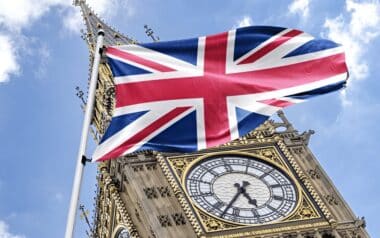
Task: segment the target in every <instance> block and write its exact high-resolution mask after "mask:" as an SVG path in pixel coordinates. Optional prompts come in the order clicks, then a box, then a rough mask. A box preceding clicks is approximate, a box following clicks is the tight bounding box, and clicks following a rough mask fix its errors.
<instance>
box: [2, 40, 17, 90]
mask: <svg viewBox="0 0 380 238" xmlns="http://www.w3.org/2000/svg"><path fill="white" fill-rule="evenodd" d="M19 70H20V66H19V65H18V63H17V59H16V50H15V46H14V43H13V42H12V40H11V39H10V38H9V37H8V36H6V35H2V34H1V33H0V83H2V82H7V81H8V80H9V77H10V75H12V74H13V75H15V74H18V73H19Z"/></svg>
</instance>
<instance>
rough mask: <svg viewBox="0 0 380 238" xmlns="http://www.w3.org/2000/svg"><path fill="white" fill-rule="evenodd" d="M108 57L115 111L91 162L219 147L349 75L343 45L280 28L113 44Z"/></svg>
mask: <svg viewBox="0 0 380 238" xmlns="http://www.w3.org/2000/svg"><path fill="white" fill-rule="evenodd" d="M106 55H107V60H108V64H109V66H110V68H111V70H112V73H113V77H114V81H115V87H116V106H115V110H114V114H113V118H112V121H111V123H110V126H109V128H108V129H107V131H106V133H105V134H104V136H103V138H102V140H101V142H100V143H99V145H98V147H97V148H96V150H95V153H94V155H93V161H103V160H107V159H111V158H117V157H120V156H122V155H126V154H129V153H132V152H136V151H141V150H156V151H165V152H191V151H196V150H200V149H204V148H208V147H213V146H217V145H220V144H223V143H226V142H228V141H230V140H233V139H236V138H238V137H240V136H243V135H245V134H247V133H248V132H249V131H251V130H253V129H255V128H256V127H257V126H259V125H260V124H261V123H262V122H264V121H265V120H266V119H267V118H268V117H269V116H270V115H272V114H273V113H275V112H276V111H278V110H279V109H281V108H284V107H286V106H289V105H292V104H295V103H299V102H303V101H304V100H306V99H309V98H311V97H314V96H318V95H322V94H325V93H329V92H332V91H335V90H338V89H341V88H342V87H344V85H345V83H346V81H347V78H348V71H347V67H346V63H345V56H344V51H343V47H342V46H341V45H339V44H336V43H334V42H332V41H329V40H324V39H317V38H314V37H312V36H311V35H309V34H307V33H305V32H302V31H299V30H295V29H289V28H282V27H270V26H251V27H245V28H239V29H236V30H231V31H228V32H224V33H221V34H216V35H211V36H206V37H199V38H193V39H186V40H177V41H167V42H153V43H147V44H134V45H121V46H112V47H108V48H107V50H106Z"/></svg>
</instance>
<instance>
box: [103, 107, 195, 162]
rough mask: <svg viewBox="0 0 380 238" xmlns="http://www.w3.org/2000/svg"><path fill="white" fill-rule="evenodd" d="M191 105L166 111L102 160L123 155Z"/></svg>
mask: <svg viewBox="0 0 380 238" xmlns="http://www.w3.org/2000/svg"><path fill="white" fill-rule="evenodd" d="M189 108H190V107H177V108H175V109H173V110H171V111H170V112H168V113H166V114H165V115H163V116H162V117H160V118H159V119H157V120H155V121H154V122H153V123H152V124H150V125H149V126H147V127H145V128H144V129H143V130H141V131H139V132H137V133H136V134H135V135H134V136H132V137H130V138H129V139H128V140H126V141H124V142H123V143H122V144H121V145H119V146H118V147H116V148H115V149H113V150H112V151H110V152H109V153H107V154H105V155H104V156H102V158H101V160H99V161H103V160H107V159H110V158H117V157H119V156H121V155H122V154H123V153H124V152H125V151H127V150H128V149H130V148H131V147H133V146H134V145H135V144H136V143H138V142H141V141H143V140H144V139H145V138H146V137H147V136H149V135H150V134H152V133H153V132H155V131H156V130H158V129H160V128H161V127H163V126H164V125H165V124H166V123H168V122H170V121H171V120H173V119H174V118H175V117H177V116H179V115H180V114H181V113H183V112H185V111H186V110H188V109H189Z"/></svg>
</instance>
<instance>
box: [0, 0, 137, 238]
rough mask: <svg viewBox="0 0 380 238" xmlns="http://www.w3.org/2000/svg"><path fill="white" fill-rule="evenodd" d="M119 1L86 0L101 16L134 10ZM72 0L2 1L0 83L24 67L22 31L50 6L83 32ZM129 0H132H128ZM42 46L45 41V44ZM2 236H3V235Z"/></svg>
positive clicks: (40, 51)
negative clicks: (21, 64)
mask: <svg viewBox="0 0 380 238" xmlns="http://www.w3.org/2000/svg"><path fill="white" fill-rule="evenodd" d="M119 1H120V0H87V3H88V4H89V5H90V6H91V7H92V8H93V9H94V11H95V12H96V13H98V14H99V15H100V16H102V17H105V18H107V17H112V16H113V14H115V12H116V11H115V9H120V7H123V8H125V9H126V10H125V11H126V13H127V14H128V15H132V14H133V13H134V11H133V8H132V7H129V6H128V8H126V7H125V6H126V2H125V1H124V3H122V4H119ZM72 2H73V0H38V1H36V0H12V1H1V0H0V83H1V82H6V81H9V79H10V77H11V76H14V75H17V74H18V73H20V71H21V69H22V66H20V65H19V61H18V59H20V58H21V57H22V56H23V55H22V54H25V51H24V50H25V49H31V48H32V47H30V46H31V44H33V43H30V42H32V41H31V40H30V39H26V38H27V36H25V35H24V34H23V31H24V30H26V29H30V28H31V27H32V26H33V24H34V23H35V22H36V21H37V20H39V19H40V18H41V17H42V16H44V15H45V14H47V13H48V12H49V11H50V10H51V9H53V8H57V9H58V10H60V11H59V14H61V15H62V17H61V18H62V19H63V20H62V24H63V26H64V29H66V30H69V31H71V32H75V33H80V29H82V28H83V20H82V17H81V14H80V11H79V7H74V6H73V5H72ZM127 3H130V1H127ZM42 45H43V44H42ZM47 49H48V48H47V47H46V46H45V48H43V49H37V50H36V52H33V53H34V54H37V55H40V56H42V57H43V58H42V60H41V61H40V65H39V66H37V67H36V69H37V70H36V72H35V73H36V76H37V77H42V76H43V75H44V72H45V68H46V66H47V63H48V59H49V51H48V50H47ZM0 238H1V237H0Z"/></svg>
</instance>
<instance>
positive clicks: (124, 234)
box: [116, 228, 130, 238]
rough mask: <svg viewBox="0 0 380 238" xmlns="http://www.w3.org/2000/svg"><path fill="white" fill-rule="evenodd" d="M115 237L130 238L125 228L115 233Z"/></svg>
mask: <svg viewBox="0 0 380 238" xmlns="http://www.w3.org/2000/svg"><path fill="white" fill-rule="evenodd" d="M116 238H130V235H129V232H128V230H127V229H125V228H123V229H121V230H120V232H118V233H117V235H116Z"/></svg>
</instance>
